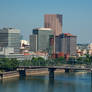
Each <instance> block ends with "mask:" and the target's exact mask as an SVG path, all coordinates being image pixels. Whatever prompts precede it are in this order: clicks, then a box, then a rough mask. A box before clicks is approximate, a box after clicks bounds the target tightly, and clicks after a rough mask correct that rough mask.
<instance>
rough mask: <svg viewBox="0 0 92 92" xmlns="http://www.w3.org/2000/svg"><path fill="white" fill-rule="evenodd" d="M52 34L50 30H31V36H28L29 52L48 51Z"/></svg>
mask: <svg viewBox="0 0 92 92" xmlns="http://www.w3.org/2000/svg"><path fill="white" fill-rule="evenodd" d="M51 35H53V34H52V29H50V28H36V29H33V34H32V35H30V50H31V51H34V52H36V51H48V50H49V46H50V43H49V39H50V36H51Z"/></svg>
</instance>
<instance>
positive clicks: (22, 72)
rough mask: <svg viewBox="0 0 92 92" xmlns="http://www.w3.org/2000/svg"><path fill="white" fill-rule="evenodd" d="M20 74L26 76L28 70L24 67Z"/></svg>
mask: <svg viewBox="0 0 92 92" xmlns="http://www.w3.org/2000/svg"><path fill="white" fill-rule="evenodd" d="M19 75H20V77H21V76H26V70H25V69H24V70H19Z"/></svg>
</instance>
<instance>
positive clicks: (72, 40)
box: [56, 33, 77, 56]
mask: <svg viewBox="0 0 92 92" xmlns="http://www.w3.org/2000/svg"><path fill="white" fill-rule="evenodd" d="M76 40H77V39H76V36H74V35H72V34H70V33H64V34H62V35H60V36H57V37H56V53H59V52H62V53H64V54H69V55H70V56H75V55H76Z"/></svg>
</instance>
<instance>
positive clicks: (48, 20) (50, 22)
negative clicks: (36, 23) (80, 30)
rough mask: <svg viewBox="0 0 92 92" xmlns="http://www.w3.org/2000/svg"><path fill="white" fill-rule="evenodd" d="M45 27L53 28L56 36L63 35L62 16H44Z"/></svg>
mask: <svg viewBox="0 0 92 92" xmlns="http://www.w3.org/2000/svg"><path fill="white" fill-rule="evenodd" d="M44 27H45V28H51V29H52V30H53V33H54V35H55V36H58V35H60V34H61V33H62V15H59V14H46V15H45V16H44Z"/></svg>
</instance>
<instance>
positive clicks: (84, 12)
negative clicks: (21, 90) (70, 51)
mask: <svg viewBox="0 0 92 92" xmlns="http://www.w3.org/2000/svg"><path fill="white" fill-rule="evenodd" d="M44 14H62V15H63V33H71V34H73V35H76V36H77V39H78V40H77V43H91V42H92V36H91V35H92V0H0V29H2V28H3V27H12V28H17V29H20V30H21V34H22V35H23V39H25V40H29V35H30V34H31V33H32V29H33V28H37V27H44Z"/></svg>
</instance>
